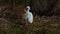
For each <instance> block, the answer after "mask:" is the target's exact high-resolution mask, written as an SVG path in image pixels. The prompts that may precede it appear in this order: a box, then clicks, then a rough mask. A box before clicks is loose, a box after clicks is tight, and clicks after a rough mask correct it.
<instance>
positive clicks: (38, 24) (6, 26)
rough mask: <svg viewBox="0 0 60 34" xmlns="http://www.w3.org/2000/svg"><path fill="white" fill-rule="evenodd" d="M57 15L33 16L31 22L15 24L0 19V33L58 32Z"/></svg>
mask: <svg viewBox="0 0 60 34" xmlns="http://www.w3.org/2000/svg"><path fill="white" fill-rule="evenodd" d="M57 18H58V17H57V16H51V17H46V16H42V17H39V16H35V17H34V21H33V23H32V24H29V23H28V22H27V23H26V21H24V20H23V21H22V24H20V22H19V23H18V21H17V24H16V23H15V21H14V22H11V21H9V20H7V19H4V18H1V19H0V34H60V23H59V22H58V21H59V20H57Z"/></svg>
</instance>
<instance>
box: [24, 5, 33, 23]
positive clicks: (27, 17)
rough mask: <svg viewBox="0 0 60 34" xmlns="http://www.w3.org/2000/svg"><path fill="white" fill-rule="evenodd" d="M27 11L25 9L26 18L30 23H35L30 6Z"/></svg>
mask: <svg viewBox="0 0 60 34" xmlns="http://www.w3.org/2000/svg"><path fill="white" fill-rule="evenodd" d="M26 8H27V10H26V9H24V11H25V14H24V18H25V19H26V20H27V21H28V22H29V23H32V22H33V14H32V13H31V12H29V10H30V6H27V7H26Z"/></svg>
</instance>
